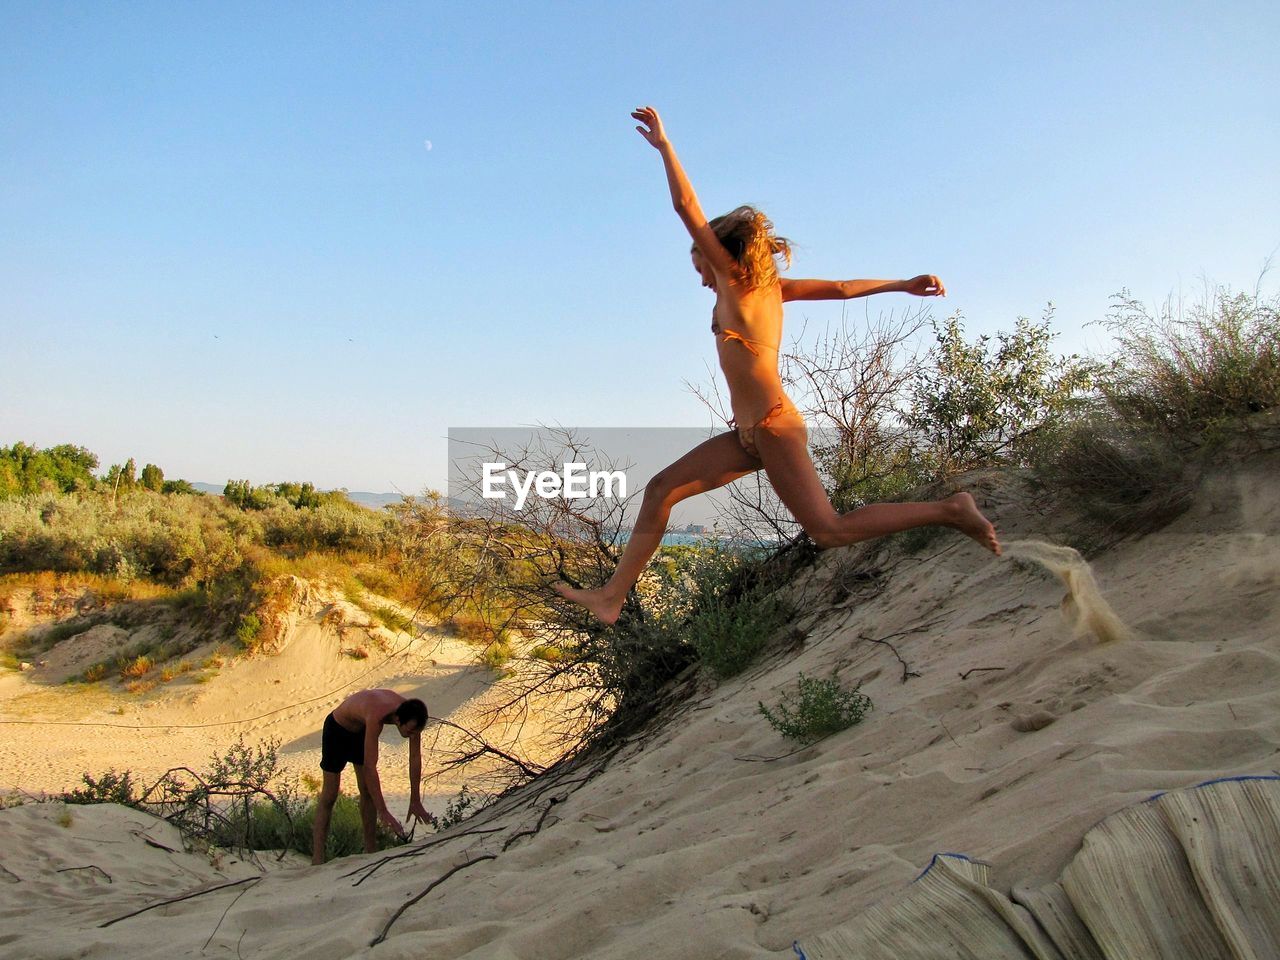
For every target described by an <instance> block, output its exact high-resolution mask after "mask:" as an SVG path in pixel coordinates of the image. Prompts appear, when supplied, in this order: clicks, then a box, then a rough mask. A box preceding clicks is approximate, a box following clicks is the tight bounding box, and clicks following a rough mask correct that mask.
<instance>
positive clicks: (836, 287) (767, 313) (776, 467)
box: [556, 107, 1000, 623]
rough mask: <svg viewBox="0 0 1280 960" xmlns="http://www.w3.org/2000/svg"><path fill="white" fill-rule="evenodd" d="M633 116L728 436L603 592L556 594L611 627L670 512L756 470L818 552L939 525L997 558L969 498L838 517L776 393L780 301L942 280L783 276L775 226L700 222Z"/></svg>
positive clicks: (928, 292)
mask: <svg viewBox="0 0 1280 960" xmlns="http://www.w3.org/2000/svg"><path fill="white" fill-rule="evenodd" d="M631 116H632V117H634V118H635V119H636V120H639V121H640V122H641V124H643V126H638V127H636V130H637V131H639V133H640V135H641V136H642V137H644V138H645V140H647V141H648V142H649V144H650V145H651V146H653V147H654V148H655V149H656V150H657V151H658V153H659V154H660V155H661V157H662V162H663V165H664V166H665V167H666V171H667V183H668V185H669V186H670V188H671V200H672V202H673V203H674V204H675V208H676V213H677V214H679V215H680V219H681V220H682V221H683V222H684V225H685V227H686V228H688V230H689V234H690V236H692V237H693V248H692V256H693V268H694V270H696V271H697V272H698V274H699V276H700V277H701V278H702V285H703V286H704V287H710V288H711V290H712V291H713V292H714V293H715V295H716V304H715V307H714V308H712V311H711V332H712V333H713V334H715V337H716V352H717V353H718V354H719V357H720V369H721V370H723V371H724V378H725V381H726V382H727V383H728V386H729V402H730V406H731V407H732V409H733V421H732V422H731V426H734V428H735V429H734V430H733V431H730V432H728V433H723V434H720V435H719V436H717V437H713V438H712V439H710V440H707V441H706V442H705V443H701V444H699V445H698V446H696V447H694V448H693V449H692V450H690V451H689V452H688V453H686V454H685V455H684V456H683V457H681V458H680V459H679V460H677V461H676V462H675V463H673V464H671V465H670V466H669V467H667V468H665V469H664V470H662V471H660V472H659V473H658V474H656V475H655V476H654V477H653V479H651V480H650V481H649V483H648V485H647V486H646V487H645V490H644V499H643V502H642V504H641V507H640V514H639V516H638V517H637V518H636V524H635V528H634V529H633V531H632V533H631V538H630V539H629V540H628V541H627V546H626V549H625V550H624V551H623V553H622V559H621V560H619V561H618V566H617V568H616V569H615V570H614V572H613V576H611V577H610V578H609V581H608V582H607V583H606V584H605V585H604V586H602V587H599V588H598V589H595V590H578V589H574V588H573V587H570V586H568V585H567V584H564V583H558V584H556V591H557V592H558V593H559V594H560V595H561V596H563V597H565V598H566V599H568V600H572V601H574V602H575V603H580V604H582V605H583V606H584V607H586V608H587V609H588V610H590V611H591V612H592V613H593V614H595V616H596V617H598V618H599V619H600V620H602V621H604V622H605V623H613V622H614V621H615V620H617V619H618V614H619V612H620V611H621V610H622V603H623V600H625V599H626V596H627V593H628V592H629V591H630V590H631V588H632V586H634V585H635V582H636V580H637V579H638V578H639V576H640V572H641V571H642V570H643V569H644V566H645V564H646V563H648V562H649V558H650V557H651V556H653V553H654V551H655V550H657V549H658V545H659V543H661V541H662V536H663V534H664V533H665V532H666V528H667V520H668V518H669V517H670V515H671V508H672V507H673V506H675V505H676V504H677V503H679V502H680V501H681V500H686V499H688V498H689V497H692V496H695V495H696V494H699V493H704V492H705V491H707V490H715V489H716V488H717V487H722V486H724V485H725V484H727V483H731V482H733V481H734V480H737V479H738V478H739V477H743V476H746V475H747V474H749V473H753V472H755V471H757V470H759V469H760V468H761V467H763V468H764V471H765V474H766V475H767V476H768V478H769V482H770V483H771V484H773V489H774V490H775V491H777V494H778V497H779V498H780V499H781V500H782V502H783V504H784V505H785V506H786V507H787V509H788V510H790V511H791V513H792V515H793V516H795V518H796V520H797V521H799V523H800V525H801V526H802V527H803V528H804V531H805V533H807V534H808V535H809V536H810V538H812V539H813V541H814V542H815V543H816V544H817V545H818V546H820V547H841V546H845V545H846V544H850V543H857V542H858V541H860V540H870V539H873V538H875V537H883V536H885V535H886V534H890V533H898V532H899V531H902V530H910V529H912V528H913V527H923V526H929V525H935V526H945V527H952V528H954V529H956V530H959V531H960V532H961V533H964V534H967V535H968V536H970V537H972V538H973V539H974V540H976V541H977V542H978V543H979V544H981V545H982V546H984V547H986V548H987V549H988V550H990V551H992V552H993V553H995V554H997V555H998V554H999V553H1000V542H999V540H998V539H997V538H996V531H995V528H994V527H993V526H992V525H991V523H990V521H988V520H987V518H986V517H984V516H983V515H982V513H981V512H980V511H979V510H978V507H977V504H975V503H974V500H973V497H972V496H970V495H969V494H967V493H957V494H955V495H954V496H951V497H947V498H946V499H945V500H936V501H933V502H928V503H876V504H870V505H868V506H865V507H861V508H859V509H857V510H853V511H851V512H849V513H845V514H840V513H837V512H836V511H835V508H834V507H832V505H831V501H830V500H829V499H828V498H827V493H826V490H824V489H823V486H822V481H821V480H820V479H819V477H818V471H817V470H816V469H815V468H814V466H813V460H812V459H811V458H810V456H809V434H808V431H807V430H806V429H805V424H804V419H803V418H802V417H801V416H800V412H799V411H798V410H797V409H796V407H795V405H794V404H792V402H791V400H790V399H789V398H788V397H787V395H786V393H785V392H784V391H783V389H782V378H781V376H780V375H779V373H778V349H779V346H780V345H781V343H782V304H783V303H784V302H786V301H787V300H849V299H852V298H854V297H865V296H870V295H871V294H874V293H890V292H900V293H910V294H914V295H915V296H918V297H930V296H933V297H937V296H942V295H943V294H944V293H945V292H946V290H945V288H944V287H943V286H942V282H941V281H940V280H938V278H937V277H935V276H932V275H928V274H926V275H924V276H919V277H915V278H914V279H911V280H787V279H784V278H781V277H779V276H778V269H777V263H776V262H775V258H776V257H782V258H783V259H784V260H785V261H786V263H787V264H788V265H790V262H791V248H790V245H789V244H788V243H787V241H786V240H784V239H782V238H781V237H777V236H774V233H773V224H772V223H770V222H769V220H768V219H766V217H765V215H764V214H763V213H761V212H760V211H759V210H756V209H755V208H754V207H745V206H744V207H738V208H737V209H736V210H734V211H732V212H730V213H727V214H725V215H724V216H722V217H716V218H715V219H714V220H712V221H711V222H710V223H708V222H707V218H706V217H705V216H704V215H703V213H702V207H701V206H700V205H699V203H698V197H697V195H696V194H695V193H694V192H693V187H692V186H691V185H690V183H689V179H688V177H686V176H685V172H684V168H683V167H681V166H680V161H679V160H678V159H677V158H676V152H675V149H674V148H673V147H672V146H671V141H670V140H668V139H667V136H666V133H665V132H664V131H663V129H662V120H661V118H660V117H659V116H658V111H657V110H655V109H653V107H640V108H638V109H637V110H635V112H633V113H632V114H631Z"/></svg>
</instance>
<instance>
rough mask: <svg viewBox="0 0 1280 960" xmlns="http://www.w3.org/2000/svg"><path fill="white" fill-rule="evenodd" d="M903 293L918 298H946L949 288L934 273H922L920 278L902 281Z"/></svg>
mask: <svg viewBox="0 0 1280 960" xmlns="http://www.w3.org/2000/svg"><path fill="white" fill-rule="evenodd" d="M902 292H903V293H910V294H913V295H914V296H917V297H945V296H946V295H947V288H946V287H944V286H943V285H942V281H941V280H939V279H938V278H937V277H935V276H934V275H933V274H932V273H922V274H921V275H920V276H918V277H912V278H911V279H910V280H904V281H902Z"/></svg>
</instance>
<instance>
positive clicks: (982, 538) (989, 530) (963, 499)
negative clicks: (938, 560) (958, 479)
mask: <svg viewBox="0 0 1280 960" xmlns="http://www.w3.org/2000/svg"><path fill="white" fill-rule="evenodd" d="M943 503H945V504H947V505H948V506H950V507H951V509H952V510H954V511H955V519H954V520H952V521H951V526H953V527H955V528H956V529H957V530H959V531H960V532H961V533H963V534H966V535H967V536H970V537H972V538H973V539H974V540H976V541H978V543H980V544H981V545H982V546H984V547H986V548H987V549H988V550H990V551H991V552H992V553H994V554H995V555H996V556H997V557H998V556H1000V540H999V538H998V537H997V536H996V528H995V527H993V526H992V525H991V521H990V520H988V519H987V518H986V517H984V516H983V515H982V511H981V510H979V509H978V505H977V504H976V503H974V500H973V497H972V496H971V495H969V494H967V493H957V494H955V495H953V496H950V497H947V499H946V500H944V501H943Z"/></svg>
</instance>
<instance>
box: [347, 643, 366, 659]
mask: <svg viewBox="0 0 1280 960" xmlns="http://www.w3.org/2000/svg"><path fill="white" fill-rule="evenodd" d="M342 652H343V653H344V654H346V655H347V656H348V657H350V658H351V659H352V660H368V659H369V648H368V647H366V646H364V645H363V644H360V645H357V646H354V647H343V648H342Z"/></svg>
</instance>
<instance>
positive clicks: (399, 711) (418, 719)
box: [395, 697, 427, 730]
mask: <svg viewBox="0 0 1280 960" xmlns="http://www.w3.org/2000/svg"><path fill="white" fill-rule="evenodd" d="M395 717H396V721H397V722H399V723H408V722H409V721H411V720H412V721H413V722H414V723H415V724H416V725H417V727H418V729H419V730H421V729H423V728H424V727H425V726H426V725H427V705H426V704H425V703H423V702H422V701H421V700H419V699H418V698H417V697H414V698H413V699H412V700H406V701H405V702H404V703H402V704H400V706H398V707H396V709H395Z"/></svg>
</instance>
